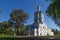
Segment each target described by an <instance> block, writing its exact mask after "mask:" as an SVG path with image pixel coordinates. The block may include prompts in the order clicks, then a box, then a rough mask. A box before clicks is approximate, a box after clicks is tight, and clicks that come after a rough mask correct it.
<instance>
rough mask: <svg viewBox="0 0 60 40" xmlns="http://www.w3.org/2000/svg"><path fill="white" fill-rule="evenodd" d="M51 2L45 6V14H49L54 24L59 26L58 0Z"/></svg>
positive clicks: (59, 5) (59, 6) (59, 8)
mask: <svg viewBox="0 0 60 40" xmlns="http://www.w3.org/2000/svg"><path fill="white" fill-rule="evenodd" d="M51 1H52V3H51V4H50V5H49V7H48V8H47V11H46V12H47V14H48V16H50V17H51V18H52V19H53V20H54V22H55V24H57V25H58V26H59V27H60V0H51Z"/></svg>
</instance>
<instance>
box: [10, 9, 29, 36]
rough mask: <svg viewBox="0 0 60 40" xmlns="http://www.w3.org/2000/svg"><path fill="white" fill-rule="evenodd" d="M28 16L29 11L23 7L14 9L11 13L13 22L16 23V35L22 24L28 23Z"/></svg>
mask: <svg viewBox="0 0 60 40" xmlns="http://www.w3.org/2000/svg"><path fill="white" fill-rule="evenodd" d="M27 18H28V13H26V12H24V11H23V10H22V9H19V10H13V11H12V13H11V14H10V19H11V21H12V22H11V23H13V24H15V28H16V29H15V31H16V35H18V34H19V31H20V30H21V29H20V28H21V27H22V24H24V23H26V19H27Z"/></svg>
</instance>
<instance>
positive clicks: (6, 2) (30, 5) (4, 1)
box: [0, 0, 59, 29]
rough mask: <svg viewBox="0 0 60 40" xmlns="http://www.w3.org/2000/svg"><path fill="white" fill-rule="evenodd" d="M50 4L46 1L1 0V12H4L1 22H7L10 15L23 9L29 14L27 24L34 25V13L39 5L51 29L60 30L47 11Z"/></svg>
mask: <svg viewBox="0 0 60 40" xmlns="http://www.w3.org/2000/svg"><path fill="white" fill-rule="evenodd" d="M49 4H50V2H46V1H45V0H0V10H2V14H0V22H2V21H7V20H8V19H9V18H10V16H9V15H10V13H11V12H12V11H13V10H14V9H23V10H24V11H25V12H28V14H29V19H28V20H27V23H26V24H32V23H33V22H34V20H33V19H34V16H33V15H34V12H35V11H36V7H37V6H38V5H40V6H41V11H42V12H43V13H44V16H45V22H46V24H47V25H48V26H49V27H50V28H54V29H59V28H58V27H57V26H56V25H55V24H54V22H53V20H52V19H51V18H49V17H48V16H47V15H46V13H45V11H46V9H47V7H48V6H49Z"/></svg>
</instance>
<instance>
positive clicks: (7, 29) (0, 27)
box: [0, 21, 12, 34]
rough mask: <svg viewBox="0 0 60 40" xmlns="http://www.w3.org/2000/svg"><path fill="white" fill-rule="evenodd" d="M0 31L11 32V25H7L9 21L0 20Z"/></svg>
mask: <svg viewBox="0 0 60 40" xmlns="http://www.w3.org/2000/svg"><path fill="white" fill-rule="evenodd" d="M0 24H1V25H0V30H1V31H0V33H1V34H2V33H3V34H12V30H11V27H10V26H9V22H6V21H4V22H1V23H0Z"/></svg>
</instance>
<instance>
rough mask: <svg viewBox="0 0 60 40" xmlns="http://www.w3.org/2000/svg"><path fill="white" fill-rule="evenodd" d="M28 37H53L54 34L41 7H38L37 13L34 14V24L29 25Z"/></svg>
mask: <svg viewBox="0 0 60 40" xmlns="http://www.w3.org/2000/svg"><path fill="white" fill-rule="evenodd" d="M26 27H27V35H28V36H53V35H54V32H52V29H50V28H49V27H48V26H47V25H46V23H45V20H44V14H43V13H42V12H41V11H40V6H38V7H37V11H36V12H35V13H34V23H32V24H31V25H27V26H26Z"/></svg>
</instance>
